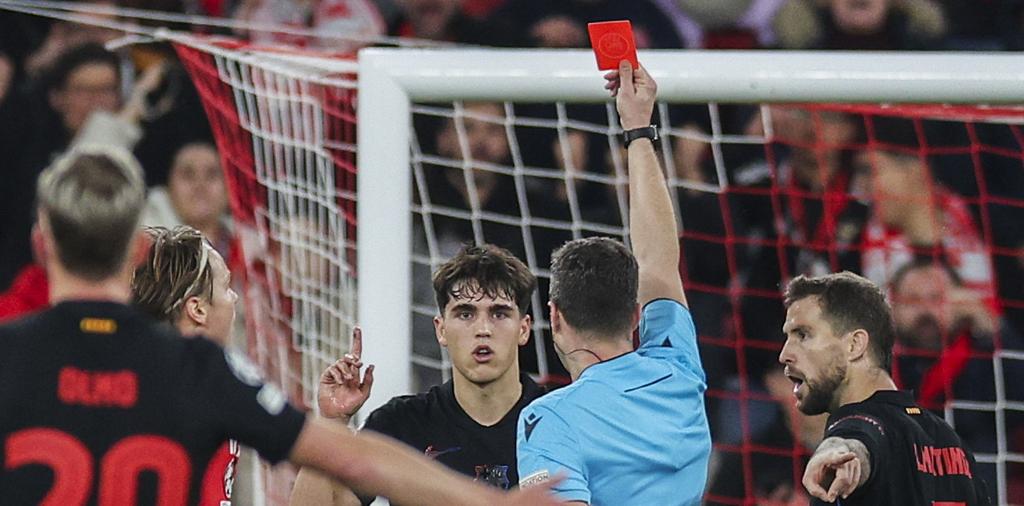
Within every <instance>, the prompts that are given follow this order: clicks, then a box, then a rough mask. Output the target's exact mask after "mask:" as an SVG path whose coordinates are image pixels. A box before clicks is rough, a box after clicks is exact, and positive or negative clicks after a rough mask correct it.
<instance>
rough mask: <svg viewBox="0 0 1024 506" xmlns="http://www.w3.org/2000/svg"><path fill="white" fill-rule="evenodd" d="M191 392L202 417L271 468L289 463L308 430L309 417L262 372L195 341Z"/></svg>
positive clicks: (240, 358) (207, 343)
mask: <svg viewBox="0 0 1024 506" xmlns="http://www.w3.org/2000/svg"><path fill="white" fill-rule="evenodd" d="M192 341H193V342H194V345H193V348H192V351H193V352H195V353H193V359H194V360H192V362H193V365H192V366H191V367H189V368H188V369H186V372H187V373H188V372H191V374H187V376H188V375H192V376H194V377H193V378H191V379H190V378H185V381H192V382H193V385H194V388H193V389H191V390H190V392H191V393H192V394H193V395H194V396H195V399H185V402H186V403H192V404H195V405H197V406H198V409H199V412H198V413H196V415H197V416H199V417H202V418H204V419H208V420H212V422H213V423H214V424H215V425H216V426H217V427H218V428H219V429H220V431H221V433H222V434H221V435H223V436H224V437H225V438H232V439H236V440H238V441H240V442H241V443H242V444H245V445H247V446H249V447H251V448H254V449H255V450H256V451H257V452H259V454H260V456H262V457H263V458H265V459H267V460H268V461H270V462H271V463H277V462H280V461H282V460H284V459H286V458H287V457H288V455H289V453H291V449H292V446H293V445H294V444H295V441H296V440H297V439H298V437H299V433H300V432H301V431H302V428H303V426H304V425H305V421H306V416H305V415H304V414H303V413H301V412H299V411H298V410H296V409H295V408H293V407H292V406H291V405H289V404H288V400H287V396H286V395H285V394H284V392H282V391H281V390H280V389H279V388H277V387H276V386H274V385H272V384H269V383H263V379H262V375H261V373H260V371H259V369H258V368H257V367H256V366H255V365H254V364H253V363H252V362H250V361H249V360H248V358H247V357H245V355H243V354H242V353H241V352H238V351H232V350H222V349H221V348H220V347H219V346H218V345H216V344H214V343H212V342H210V341H207V340H206V339H200V338H197V339H194V340H192Z"/></svg>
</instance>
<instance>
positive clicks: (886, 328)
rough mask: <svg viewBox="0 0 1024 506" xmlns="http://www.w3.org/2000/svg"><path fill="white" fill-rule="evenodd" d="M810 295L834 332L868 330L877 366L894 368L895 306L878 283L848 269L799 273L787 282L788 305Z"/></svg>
mask: <svg viewBox="0 0 1024 506" xmlns="http://www.w3.org/2000/svg"><path fill="white" fill-rule="evenodd" d="M807 297H817V298H818V304H819V306H820V307H821V312H822V314H824V316H825V319H826V320H827V321H828V322H829V325H830V326H831V327H832V332H834V333H836V334H845V333H846V332H850V331H853V330H857V329H864V330H865V331H867V333H868V336H869V338H868V349H869V350H870V351H871V353H872V354H873V355H874V357H875V361H876V363H877V364H878V366H879V367H880V368H882V369H884V370H885V371H886V372H889V371H890V370H891V368H892V344H893V340H894V339H895V336H896V325H895V323H894V322H893V318H892V310H891V309H890V308H889V304H888V303H887V302H886V301H885V294H883V293H882V290H881V289H880V288H879V287H878V285H876V284H874V283H872V282H871V281H869V280H868V279H866V278H864V277H861V276H859V275H857V274H854V273H852V272H849V271H844V272H840V273H836V274H828V275H825V276H818V277H813V278H812V277H807V276H803V275H801V276H797V277H796V278H793V280H792V281H790V282H789V284H788V285H787V286H786V294H785V301H784V304H785V306H786V308H787V309H789V307H790V306H792V305H793V304H794V303H796V302H797V301H799V300H801V299H805V298H807Z"/></svg>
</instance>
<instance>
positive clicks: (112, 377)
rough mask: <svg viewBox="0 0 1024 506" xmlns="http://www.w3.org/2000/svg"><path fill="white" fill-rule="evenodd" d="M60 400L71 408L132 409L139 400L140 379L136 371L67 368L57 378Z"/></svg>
mask: <svg viewBox="0 0 1024 506" xmlns="http://www.w3.org/2000/svg"><path fill="white" fill-rule="evenodd" d="M57 398H58V399H60V401H61V402H63V403H64V404H71V405H80V406H89V407H94V408H130V407H132V406H135V403H136V402H138V399H139V378H138V377H137V376H136V375H135V372H134V371H86V370H82V369H78V368H76V367H70V366H66V367H64V368H62V369H61V370H60V374H59V375H58V377H57Z"/></svg>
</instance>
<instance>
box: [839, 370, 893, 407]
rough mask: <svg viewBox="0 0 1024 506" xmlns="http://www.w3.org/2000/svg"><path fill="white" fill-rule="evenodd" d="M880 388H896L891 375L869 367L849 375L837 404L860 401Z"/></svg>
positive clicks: (843, 404)
mask: <svg viewBox="0 0 1024 506" xmlns="http://www.w3.org/2000/svg"><path fill="white" fill-rule="evenodd" d="M881 390H896V383H895V382H893V380H892V377H891V376H889V374H888V373H887V372H885V371H883V370H881V369H877V368H871V369H868V370H865V371H863V372H862V373H861V374H855V375H851V376H850V379H849V383H848V384H847V386H846V388H845V389H843V392H842V395H840V398H839V406H845V405H847V404H853V403H855V402H861V401H863V400H865V399H867V398H868V397H871V396H872V395H874V394H875V392H878V391H881Z"/></svg>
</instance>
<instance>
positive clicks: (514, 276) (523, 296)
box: [434, 244, 537, 317]
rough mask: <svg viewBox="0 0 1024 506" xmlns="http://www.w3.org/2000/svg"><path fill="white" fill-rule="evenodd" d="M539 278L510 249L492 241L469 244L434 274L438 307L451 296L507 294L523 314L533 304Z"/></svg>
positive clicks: (523, 314) (443, 306)
mask: <svg viewBox="0 0 1024 506" xmlns="http://www.w3.org/2000/svg"><path fill="white" fill-rule="evenodd" d="M535 288H537V277H536V276H534V275H533V273H532V272H530V269H529V267H527V266H526V264H524V263H523V262H522V261H521V260H519V259H518V258H516V256H515V255H513V254H512V253H511V252H510V251H508V250H506V249H504V248H499V247H498V246H494V245H492V244H483V245H480V246H474V245H466V246H464V247H463V248H462V250H461V251H459V252H458V253H457V254H456V255H455V256H454V257H452V259H451V260H449V261H447V262H445V263H444V264H443V265H442V266H441V267H439V268H438V269H437V272H435V273H434V297H435V299H436V300H437V309H438V312H439V313H440V314H442V315H443V314H444V308H445V306H447V305H448V301H450V300H451V299H458V298H462V297H474V298H475V297H483V296H487V297H494V298H497V297H500V296H506V297H508V298H509V299H511V300H512V301H513V302H514V303H515V305H516V307H518V308H519V314H520V317H522V316H525V315H526V311H527V309H529V307H530V296H531V295H533V290H534V289H535Z"/></svg>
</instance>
